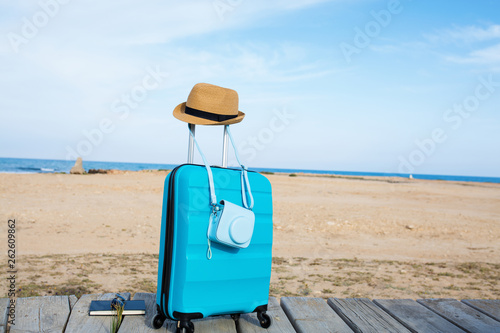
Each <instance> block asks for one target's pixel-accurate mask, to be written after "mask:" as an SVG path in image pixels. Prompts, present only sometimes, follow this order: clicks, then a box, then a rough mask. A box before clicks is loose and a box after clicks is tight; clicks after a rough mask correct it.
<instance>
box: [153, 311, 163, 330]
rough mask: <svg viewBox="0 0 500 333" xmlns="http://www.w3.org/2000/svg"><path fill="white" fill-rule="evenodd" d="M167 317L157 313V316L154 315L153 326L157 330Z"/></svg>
mask: <svg viewBox="0 0 500 333" xmlns="http://www.w3.org/2000/svg"><path fill="white" fill-rule="evenodd" d="M165 319H166V318H164V317H163V316H162V315H160V314H157V315H156V316H154V317H153V321H152V322H151V326H153V328H154V329H156V330H157V329H159V328H161V327H162V326H163V323H164V322H165Z"/></svg>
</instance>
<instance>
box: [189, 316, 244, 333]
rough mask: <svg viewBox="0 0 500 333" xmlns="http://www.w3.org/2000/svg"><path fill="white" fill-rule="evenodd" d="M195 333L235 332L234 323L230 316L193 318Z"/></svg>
mask: <svg viewBox="0 0 500 333" xmlns="http://www.w3.org/2000/svg"><path fill="white" fill-rule="evenodd" d="M193 324H194V331H195V332H196V333H212V332H217V333H236V325H235V323H234V320H233V318H231V316H220V317H208V318H204V319H199V320H193Z"/></svg>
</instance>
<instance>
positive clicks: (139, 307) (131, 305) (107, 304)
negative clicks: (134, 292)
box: [89, 300, 146, 316]
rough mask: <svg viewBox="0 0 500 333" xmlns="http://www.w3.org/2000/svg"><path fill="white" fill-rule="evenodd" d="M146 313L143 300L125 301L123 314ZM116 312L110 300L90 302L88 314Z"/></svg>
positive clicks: (100, 314)
mask: <svg viewBox="0 0 500 333" xmlns="http://www.w3.org/2000/svg"><path fill="white" fill-rule="evenodd" d="M145 313H146V303H144V301H143V300H135V301H126V302H125V308H124V309H123V315H124V316H125V315H143V314H145ZM114 314H116V310H115V308H113V307H111V300H108V301H92V302H90V308H89V316H112V315H114Z"/></svg>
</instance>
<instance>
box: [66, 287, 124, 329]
mask: <svg viewBox="0 0 500 333" xmlns="http://www.w3.org/2000/svg"><path fill="white" fill-rule="evenodd" d="M122 295H123V296H124V297H125V298H126V299H130V293H122ZM114 297H115V294H114V293H109V294H87V295H83V296H82V297H80V299H79V300H78V301H77V302H76V304H75V306H74V307H73V311H71V316H70V317H69V321H68V325H67V327H66V332H71V333H80V332H81V333H86V332H95V333H98V332H106V333H108V332H109V328H110V326H111V316H89V306H90V302H91V301H93V300H108V299H113V298H114Z"/></svg>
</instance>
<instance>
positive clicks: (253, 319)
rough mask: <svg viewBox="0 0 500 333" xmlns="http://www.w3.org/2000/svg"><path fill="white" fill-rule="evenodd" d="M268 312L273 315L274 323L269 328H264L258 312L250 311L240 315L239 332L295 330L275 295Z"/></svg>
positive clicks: (276, 332) (277, 332) (270, 299)
mask: <svg viewBox="0 0 500 333" xmlns="http://www.w3.org/2000/svg"><path fill="white" fill-rule="evenodd" d="M267 314H268V315H269V317H271V320H272V325H271V327H269V328H268V329H265V328H262V327H261V326H260V324H259V320H258V319H257V314H256V313H248V314H243V315H241V316H240V320H239V321H238V332H239V333H257V332H262V333H263V332H268V333H289V332H295V330H294V329H293V326H292V324H291V323H290V321H289V320H288V318H287V316H286V314H285V312H284V311H283V309H282V308H281V306H280V304H279V302H278V300H276V298H274V297H270V298H269V303H268V305H267Z"/></svg>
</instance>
